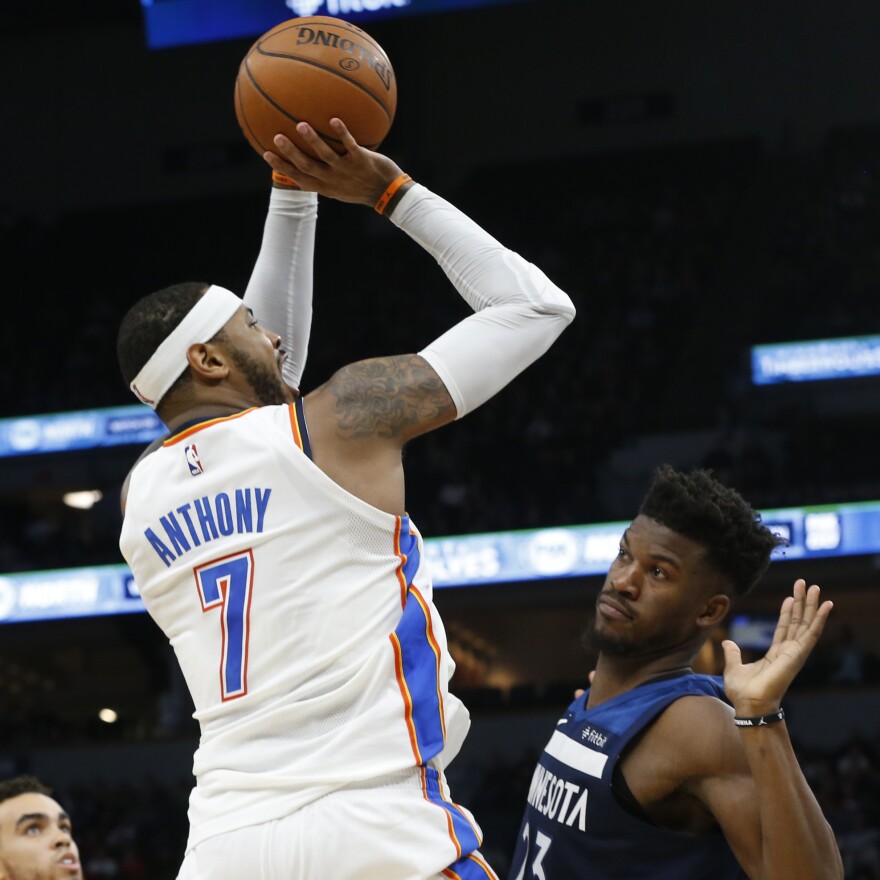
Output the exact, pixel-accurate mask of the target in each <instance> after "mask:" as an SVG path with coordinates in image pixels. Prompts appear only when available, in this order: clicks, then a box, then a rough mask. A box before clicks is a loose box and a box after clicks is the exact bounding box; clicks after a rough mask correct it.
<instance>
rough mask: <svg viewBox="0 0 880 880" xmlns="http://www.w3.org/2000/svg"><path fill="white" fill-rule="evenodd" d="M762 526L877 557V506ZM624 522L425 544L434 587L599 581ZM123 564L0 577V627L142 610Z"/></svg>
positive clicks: (830, 552)
mask: <svg viewBox="0 0 880 880" xmlns="http://www.w3.org/2000/svg"><path fill="white" fill-rule="evenodd" d="M763 521H764V523H765V524H766V525H767V527H768V528H769V529H771V531H773V532H776V533H777V534H781V535H783V536H784V537H785V538H786V539H787V540H788V541H789V546H787V547H783V548H780V549H778V550H776V551H775V552H774V554H773V559H774V561H780V560H791V559H815V558H819V557H827V556H859V555H865V554H874V553H880V501H870V502H865V503H861V504H838V505H826V506H823V507H797V508H785V509H781V510H768V511H765V512H764V514H763ZM628 525H629V523H628V522H612V523H600V524H597V525H584V526H566V527H559V528H549V529H534V530H530V531H521V532H496V533H492V534H484V535H461V536H458V537H449V538H433V539H431V538H429V539H427V540H426V541H425V556H426V559H427V563H428V565H429V567H430V570H431V573H432V576H433V579H434V585H435V586H436V587H466V586H476V585H485V584H498V583H511V582H515V581H534V582H535V583H536V584H537V583H538V582H540V581H542V580H546V579H547V578H565V577H577V576H589V575H602V574H604V573H605V572H606V571H607V570H608V566H609V565H610V564H611V562H612V560H613V559H614V557H615V555H616V554H617V548H618V543H619V541H620V537H621V535H622V534H623V532H624V530H625V529H626V527H627V526H628ZM143 610H144V606H143V603H142V602H141V599H140V593H139V591H138V588H137V585H136V584H135V582H134V579H133V578H132V576H131V572H130V571H129V569H128V568H127V567H126V566H124V565H110V566H101V567H96V568H80V569H64V570H59V571H41V572H28V573H27V574H19V573H16V574H8V575H0V623H16V622H22V621H28V620H50V619H53V618H65V617H88V616H94V615H102V614H127V613H131V612H135V611H143Z"/></svg>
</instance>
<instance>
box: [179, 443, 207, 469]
mask: <svg viewBox="0 0 880 880" xmlns="http://www.w3.org/2000/svg"><path fill="white" fill-rule="evenodd" d="M183 454H184V455H185V456H186V463H187V464H188V465H189V472H190V473H191V474H192V475H193V476H194V477H197V476H198V475H199V474H201V473H203V472H204V470H205V469H204V468H203V467H202V462H201V459H200V458H199V450H198V449H196V444H195V443H193V444H192V445H190V446H187V447H185V448H184V450H183Z"/></svg>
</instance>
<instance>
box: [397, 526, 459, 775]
mask: <svg viewBox="0 0 880 880" xmlns="http://www.w3.org/2000/svg"><path fill="white" fill-rule="evenodd" d="M394 552H395V554H396V555H397V557H398V559H399V560H400V562H399V564H398V566H397V569H396V572H395V573H396V576H397V580H398V584H399V586H400V602H401V607H402V609H403V613H402V615H401V617H400V621H399V623H398V624H397V628H396V629H395V630H394V632H393V633H391V634H390V635H389V639H390V641H391V648H392V651H393V655H394V671H395V674H396V676H397V685H398V687H399V688H400V694H401V697H402V698H403V716H404V722H405V724H406V727H407V731H408V733H409V740H410V746H411V747H412V753H413V761H414V763H415V766H420V765H422V764H425V763H427V762H428V761H429V760H430V759H431V758H433V757H434V755H436V754H437V753H438V752H440V751H441V750H442V749H443V746H444V745H445V743H446V717H445V711H444V706H443V692H442V688H441V680H440V676H441V670H442V653H443V652H442V649H441V648H440V643H439V642H438V641H437V637H436V635H435V634H434V624H433V621H432V618H431V608H430V606H429V604H428V602H427V601H426V600H425V598H424V596H422V594H421V593H420V592H419V590H418V589H417V588H416V587H415V586H414V585H413V580H414V579H415V576H416V573H417V572H418V570H419V567H420V565H421V547H420V545H419V538H418V533H417V532H416V531H415V529H414V527H413V526H412V524H411V523H410V521H409V517H408V516H402V517H398V518H397V522H396V524H395V529H394Z"/></svg>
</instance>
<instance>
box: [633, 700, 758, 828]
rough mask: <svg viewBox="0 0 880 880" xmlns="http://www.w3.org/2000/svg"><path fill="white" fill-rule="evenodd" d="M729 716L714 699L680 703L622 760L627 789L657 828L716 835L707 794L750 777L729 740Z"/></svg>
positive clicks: (738, 748)
mask: <svg viewBox="0 0 880 880" xmlns="http://www.w3.org/2000/svg"><path fill="white" fill-rule="evenodd" d="M732 716H733V711H732V709H731V708H730V707H729V706H727V705H726V704H725V703H723V702H722V701H721V700H718V699H716V698H715V697H710V696H687V697H681V698H680V699H678V700H676V701H675V702H674V703H672V704H671V705H669V706H668V707H667V708H666V709H664V711H663V712H662V713H661V714H660V715H659V716H658V717H657V719H656V720H655V721H654V723H653V724H651V725H650V727H648V728H647V730H646V731H645V732H644V734H643V735H642V736H641V737H640V738H639V740H638V741H637V742H636V743H635V744H634V745H633V746H631V747H630V748H629V749H628V750H627V752H626V753H625V754H624V756H623V758H622V762H621V769H622V770H623V775H624V777H625V779H626V781H627V785H628V786H629V788H630V790H631V791H632V793H633V796H634V797H635V798H636V800H637V801H638V803H639V804H641V806H642V808H643V809H644V810H645V811H646V813H647V814H648V815H649V816H651V818H652V819H653V821H655V822H656V823H657V824H658V825H662V826H664V827H667V828H673V829H675V830H678V831H684V832H689V833H694V834H701V833H709V832H711V831H712V830H713V829H717V827H718V818H717V816H716V815H715V810H714V808H713V803H712V798H711V791H712V790H713V788H714V787H715V786H716V785H717V783H718V782H720V781H722V780H727V781H729V780H731V779H735V778H746V777H747V776H748V765H747V762H746V760H745V755H744V753H743V751H742V747H741V744H740V743H739V742H738V740H737V739H736V735H735V733H734V735H733V737H730V736H729V734H730V732H731V731H735V730H736V728H735V727H734V724H733V721H732Z"/></svg>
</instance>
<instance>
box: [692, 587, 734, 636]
mask: <svg viewBox="0 0 880 880" xmlns="http://www.w3.org/2000/svg"><path fill="white" fill-rule="evenodd" d="M729 610H730V596H727V595H725V594H724V593H717V594H716V595H714V596H710V597H709V598H708V599H707V600H706V604H705V606H704V607H703V610H702V611H701V612H700V614H699V616H698V617H697V626H701V627H706V628H708V627H712V626H715V624H716V623H720V622H721V621H722V620H723V619H724V616H725V615H726V614H727V612H728V611H729Z"/></svg>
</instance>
